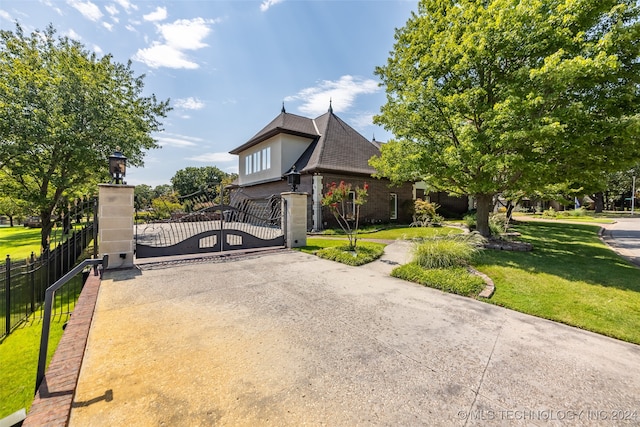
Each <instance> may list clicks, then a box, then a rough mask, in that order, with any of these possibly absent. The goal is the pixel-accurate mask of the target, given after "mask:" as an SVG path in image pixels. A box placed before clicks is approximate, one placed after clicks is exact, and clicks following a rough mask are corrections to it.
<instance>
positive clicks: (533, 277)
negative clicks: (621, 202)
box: [474, 222, 640, 344]
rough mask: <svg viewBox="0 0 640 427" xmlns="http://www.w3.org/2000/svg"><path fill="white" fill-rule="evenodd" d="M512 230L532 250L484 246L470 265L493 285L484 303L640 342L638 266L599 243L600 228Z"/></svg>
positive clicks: (536, 225)
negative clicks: (520, 236)
mask: <svg viewBox="0 0 640 427" xmlns="http://www.w3.org/2000/svg"><path fill="white" fill-rule="evenodd" d="M514 229H515V231H518V232H520V233H522V240H523V241H526V242H530V243H532V244H533V246H534V250H533V252H508V251H494V250H485V251H482V252H481V253H480V254H479V256H478V257H477V258H476V261H475V263H474V264H475V267H476V268H477V269H478V270H480V271H482V272H483V273H485V274H487V275H488V276H489V277H491V279H493V281H494V283H495V285H496V291H495V294H494V295H493V297H491V299H490V300H488V302H491V303H493V304H497V305H500V306H504V307H507V308H510V309H513V310H517V311H521V312H523V313H528V314H532V315H534V316H538V317H543V318H546V319H550V320H555V321H558V322H562V323H566V324H568V325H572V326H577V327H579V328H583V329H587V330H590V331H593V332H597V333H600V334H603V335H608V336H611V337H614V338H618V339H621V340H625V341H629V342H633V343H636V344H640V269H638V268H636V267H634V266H633V265H631V264H630V263H628V262H627V261H625V260H624V259H622V258H620V257H619V256H618V255H617V254H615V253H614V252H613V251H612V250H611V249H609V248H608V247H607V246H606V245H605V244H604V243H602V242H601V241H600V239H599V238H598V229H599V227H597V226H592V225H583V224H559V223H553V222H544V223H543V222H528V223H520V224H518V225H516V226H515V227H514Z"/></svg>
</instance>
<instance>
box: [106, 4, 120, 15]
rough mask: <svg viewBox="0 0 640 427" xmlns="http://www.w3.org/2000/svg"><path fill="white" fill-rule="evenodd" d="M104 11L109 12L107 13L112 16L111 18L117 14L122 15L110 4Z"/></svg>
mask: <svg viewBox="0 0 640 427" xmlns="http://www.w3.org/2000/svg"><path fill="white" fill-rule="evenodd" d="M104 10H106V11H107V13H109V15H111V16H115V15H117V14H119V13H120V11H119V10H118V8H117V7H116V6H115V5H113V4H108V5H106V6H105V7H104Z"/></svg>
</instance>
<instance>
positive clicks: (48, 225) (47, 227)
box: [40, 212, 53, 253]
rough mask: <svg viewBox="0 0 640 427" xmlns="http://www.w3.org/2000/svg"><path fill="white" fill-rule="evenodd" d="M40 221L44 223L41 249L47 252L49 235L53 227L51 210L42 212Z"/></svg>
mask: <svg viewBox="0 0 640 427" xmlns="http://www.w3.org/2000/svg"><path fill="white" fill-rule="evenodd" d="M40 222H41V223H42V228H41V229H40V250H41V251H42V252H43V253H45V252H49V237H50V236H51V230H52V229H53V222H51V214H50V213H49V212H40Z"/></svg>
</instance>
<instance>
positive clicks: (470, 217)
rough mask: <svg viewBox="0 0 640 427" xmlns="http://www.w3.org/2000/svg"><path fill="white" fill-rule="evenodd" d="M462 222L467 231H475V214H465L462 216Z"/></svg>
mask: <svg viewBox="0 0 640 427" xmlns="http://www.w3.org/2000/svg"><path fill="white" fill-rule="evenodd" d="M463 221H464V223H465V225H466V226H467V228H468V229H469V230H475V228H476V214H467V215H465V216H464V218H463Z"/></svg>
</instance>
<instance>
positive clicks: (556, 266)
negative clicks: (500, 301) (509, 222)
mask: <svg viewBox="0 0 640 427" xmlns="http://www.w3.org/2000/svg"><path fill="white" fill-rule="evenodd" d="M515 229H516V231H518V232H520V233H522V237H521V239H522V240H523V241H525V242H529V243H531V244H532V245H533V247H534V249H533V251H532V252H508V251H493V250H485V251H483V252H482V253H481V254H480V255H479V256H478V259H477V262H476V265H499V266H511V267H514V268H519V269H522V270H525V271H528V272H531V273H547V274H551V275H554V276H558V277H561V278H564V279H567V280H570V281H583V282H585V283H589V284H593V285H597V286H605V287H614V288H618V289H626V290H632V291H635V292H640V269H638V268H637V267H635V266H634V265H633V264H631V263H630V262H628V261H627V260H625V259H623V258H622V257H620V256H619V255H617V254H616V253H615V252H613V250H611V249H610V248H609V247H608V246H607V245H606V244H604V243H602V242H601V241H600V239H599V238H598V229H599V227H598V226H594V225H583V224H553V223H544V224H541V223H535V224H534V223H528V224H520V225H517V226H516V227H515Z"/></svg>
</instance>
